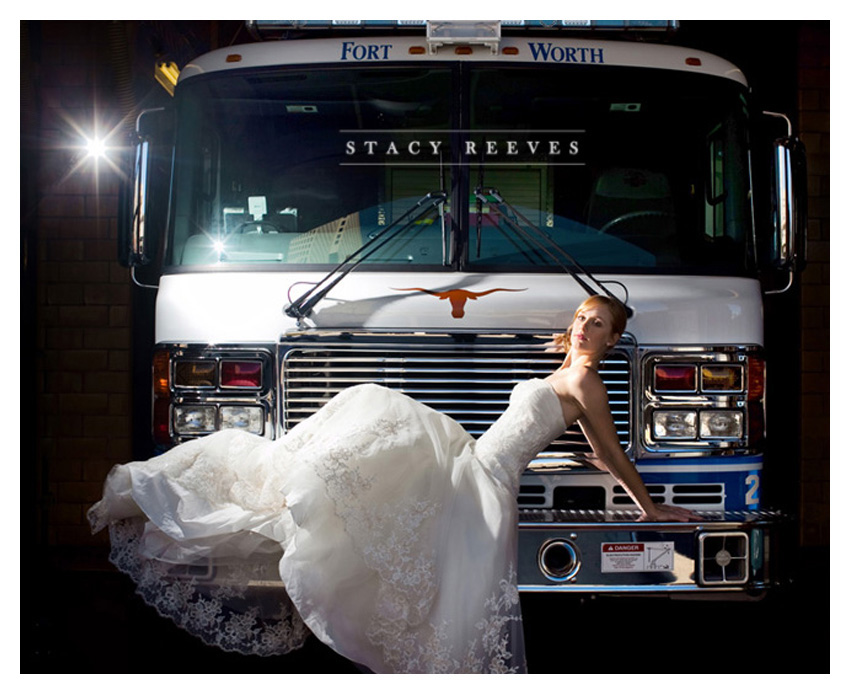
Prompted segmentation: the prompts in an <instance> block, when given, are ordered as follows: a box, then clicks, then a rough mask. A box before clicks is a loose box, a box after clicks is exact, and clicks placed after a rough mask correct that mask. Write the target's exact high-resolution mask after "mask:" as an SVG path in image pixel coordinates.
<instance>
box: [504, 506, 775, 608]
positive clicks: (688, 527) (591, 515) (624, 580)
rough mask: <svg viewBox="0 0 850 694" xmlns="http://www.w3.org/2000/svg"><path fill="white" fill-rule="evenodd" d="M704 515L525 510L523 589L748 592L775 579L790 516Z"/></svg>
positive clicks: (759, 589) (767, 513)
mask: <svg viewBox="0 0 850 694" xmlns="http://www.w3.org/2000/svg"><path fill="white" fill-rule="evenodd" d="M699 515H700V516H701V520H700V521H699V522H689V523H644V522H638V520H637V517H638V516H637V513H635V512H620V511H618V512H610V511H580V510H571V511H559V510H526V509H523V510H521V511H520V516H519V566H518V583H519V589H520V590H521V591H524V592H576V593H622V594H634V593H659V594H667V595H671V596H673V595H678V596H680V597H699V596H710V595H716V594H724V593H725V594H728V595H727V597H735V596H738V597H751V596H753V595H758V594H760V593H763V591H764V590H765V589H766V588H767V587H768V586H770V585H772V584H774V583H776V582H777V580H778V578H779V571H778V566H779V561H778V560H779V559H780V557H781V552H780V546H781V545H782V544H783V542H782V541H781V540H780V537H781V535H782V534H783V533H784V532H785V531H786V530H787V528H788V525H789V520H790V519H789V518H788V516H786V515H784V514H782V513H780V512H775V511H748V512H703V513H700V514H699Z"/></svg>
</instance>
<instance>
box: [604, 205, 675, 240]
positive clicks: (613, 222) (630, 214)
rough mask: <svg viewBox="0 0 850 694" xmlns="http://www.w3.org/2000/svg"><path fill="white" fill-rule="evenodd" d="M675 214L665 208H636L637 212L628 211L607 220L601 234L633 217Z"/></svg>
mask: <svg viewBox="0 0 850 694" xmlns="http://www.w3.org/2000/svg"><path fill="white" fill-rule="evenodd" d="M672 216H673V214H672V213H671V212H665V211H664V210H636V211H635V212H627V213H626V214H621V215H620V216H619V217H614V219H612V220H611V221H609V222H607V223H606V224H605V226H603V227H602V228H601V229H600V230H599V233H600V234H605V233H606V232H607V231H608V230H609V229H611V228H612V227H615V226H617V225H618V224H622V223H623V222H628V221H630V220H632V219H639V218H641V217H672Z"/></svg>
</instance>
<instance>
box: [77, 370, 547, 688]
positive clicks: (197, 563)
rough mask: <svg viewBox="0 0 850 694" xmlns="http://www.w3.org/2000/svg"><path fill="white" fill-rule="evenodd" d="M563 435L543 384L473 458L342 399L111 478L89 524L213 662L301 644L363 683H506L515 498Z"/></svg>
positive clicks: (402, 417)
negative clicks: (271, 431)
mask: <svg viewBox="0 0 850 694" xmlns="http://www.w3.org/2000/svg"><path fill="white" fill-rule="evenodd" d="M563 429H564V421H563V415H562V414H561V407H560V403H559V401H558V398H557V396H556V395H555V393H554V391H552V389H551V387H550V386H549V385H548V384H547V383H546V382H545V381H540V380H533V381H529V382H526V383H523V384H520V385H519V386H517V388H516V389H515V390H514V392H513V394H512V396H511V404H510V406H509V408H508V409H507V410H506V412H505V413H504V414H503V415H502V417H500V418H499V420H497V422H496V423H495V424H494V425H493V426H492V427H491V428H490V430H489V431H488V432H487V433H485V434H484V435H483V436H482V437H481V438H480V439H479V440H478V441H475V440H474V439H473V438H472V437H471V436H470V435H469V434H467V433H466V432H465V431H464V429H463V428H462V427H461V426H460V425H459V424H457V423H456V422H454V421H453V420H452V419H450V418H449V417H446V416H445V415H442V414H440V413H438V412H436V411H434V410H432V409H430V408H428V407H426V406H424V405H421V404H420V403H418V402H416V401H415V400H412V399H411V398H408V397H407V396H404V395H402V394H400V393H397V392H395V391H392V390H388V389H386V388H382V387H379V386H375V385H363V386H356V387H354V388H350V389H348V390H346V391H344V392H342V393H341V394H339V395H338V396H336V397H335V398H334V399H332V400H331V401H330V402H329V403H328V404H327V405H326V406H325V407H323V408H322V409H321V410H320V411H319V412H318V413H316V414H315V415H313V416H312V417H310V418H309V419H307V420H306V421H304V422H302V423H301V424H299V425H298V426H296V427H295V428H294V429H293V430H292V431H290V432H289V433H287V434H286V435H285V436H284V437H282V438H280V439H278V440H276V441H268V440H266V439H262V438H259V437H256V436H252V435H249V434H245V433H242V432H237V431H223V432H219V433H216V434H213V435H210V436H208V437H205V438H203V439H199V440H196V441H192V442H189V443H186V444H183V445H181V446H178V447H176V448H174V449H172V450H170V451H168V452H167V453H165V454H163V455H161V456H158V457H156V458H153V459H151V460H148V461H140V462H134V463H129V464H127V465H120V466H116V467H115V468H114V469H113V470H112V472H111V473H110V475H109V477H108V479H107V481H106V483H105V486H104V496H103V499H102V500H101V501H100V502H99V503H98V504H96V505H95V506H94V507H93V508H92V509H91V511H90V515H89V518H90V521H91V523H92V528H93V531H95V532H96V531H98V530H100V529H101V528H103V527H106V526H108V527H109V530H110V538H111V543H112V550H111V559H112V561H113V562H114V563H115V564H116V565H117V566H118V568H120V569H121V570H122V571H124V572H126V573H128V574H129V575H130V576H131V577H132V578H133V580H134V581H135V582H136V584H137V586H138V592H139V593H140V595H141V596H142V597H143V598H144V599H145V600H146V601H147V602H148V603H149V604H151V605H152V606H154V607H155V608H156V609H157V610H158V611H159V612H160V614H163V615H164V616H168V617H171V618H172V619H174V620H175V622H176V623H177V624H178V625H180V626H181V627H183V628H185V629H187V630H188V631H190V632H192V633H194V634H196V635H198V636H200V637H201V638H203V639H204V640H205V641H206V642H207V643H211V644H214V645H216V646H218V647H220V648H223V649H225V650H234V651H239V652H243V653H254V654H259V655H271V654H278V653H285V652H288V651H290V650H292V649H293V648H297V647H299V646H300V645H301V644H302V643H303V641H304V639H305V638H306V637H307V635H308V634H309V633H310V632H312V633H313V634H315V635H316V636H317V637H318V638H319V639H321V640H322V641H323V642H324V643H326V644H327V645H329V646H330V647H332V648H334V649H335V650H336V651H337V652H339V653H340V654H342V655H343V656H345V657H347V658H349V659H351V660H352V661H354V662H357V663H360V664H362V665H364V666H366V667H368V668H369V669H371V670H372V671H374V672H521V671H524V668H525V662H524V650H523V640H522V623H521V616H520V610H519V595H518V592H517V587H516V567H515V560H516V541H517V532H516V525H517V511H516V501H515V499H516V493H517V489H518V484H519V476H520V474H521V472H522V470H523V469H524V468H525V466H526V465H527V464H528V462H529V461H530V460H531V459H532V458H533V457H534V456H535V455H536V454H537V452H539V451H540V450H541V449H542V448H543V447H545V446H546V445H548V443H549V442H550V441H551V440H552V439H554V438H555V437H557V436H558V435H560V433H562V432H563ZM281 581H282V583H283V586H281ZM284 587H285V588H284Z"/></svg>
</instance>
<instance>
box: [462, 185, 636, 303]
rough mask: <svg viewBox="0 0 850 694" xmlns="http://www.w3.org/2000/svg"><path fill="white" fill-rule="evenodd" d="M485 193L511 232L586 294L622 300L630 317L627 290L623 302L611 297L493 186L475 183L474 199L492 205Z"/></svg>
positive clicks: (584, 269) (601, 284) (601, 285)
mask: <svg viewBox="0 0 850 694" xmlns="http://www.w3.org/2000/svg"><path fill="white" fill-rule="evenodd" d="M487 196H490V197H491V198H493V199H494V200H495V201H496V203H497V205H496V206H493V208H492V209H495V210H496V212H497V213H498V214H499V216H500V217H501V218H502V219H504V220H505V221H506V222H507V223H508V226H510V228H511V229H512V230H513V231H514V232H516V233H517V234H518V235H519V236H520V237H521V238H523V239H524V240H525V241H527V242H528V243H529V244H531V246H532V247H534V248H536V249H537V250H539V251H541V252H543V253H544V254H546V255H547V256H548V257H549V258H550V259H551V260H552V261H554V263H555V264H556V265H558V266H559V267H560V268H561V269H562V270H564V272H566V273H567V274H569V276H570V277H572V278H573V279H574V280H575V282H576V283H577V284H578V285H579V286H580V287H581V288H582V289H584V291H586V292H587V294H588V296H594V295H595V294H606V295H607V296H609V297H611V298H612V299H615V300H616V301H620V303H622V304H623V306H625V308H626V313H627V315H628V316H629V318H631V317H632V314H633V313H634V312H633V311H632V309H631V308H630V307H629V306H628V305H626V301H628V290H627V291H626V293H627V296H626V301H621V300H620V299H618V298H617V297H616V296H614V295H613V294H612V293H611V291H610V290H609V289H608V288H607V287H606V286H605V285H604V284H603V283H602V282H600V281H599V280H598V279H596V278H595V277H594V276H593V274H592V273H591V272H590V271H589V270H587V269H586V268H584V267H582V265H581V263H579V262H578V261H577V260H576V259H575V258H573V256H572V255H570V254H569V253H568V252H567V251H565V250H564V249H563V248H561V246H559V245H558V244H557V243H555V241H554V239H552V237H551V236H549V235H548V234H546V233H544V232H543V231H541V230H540V229H539V228H537V227H536V226H535V225H534V224H532V223H531V222H530V221H529V220H528V219H527V218H526V217H525V216H524V215H523V214H522V213H521V212H519V210H517V209H516V208H515V207H514V206H513V205H511V204H510V203H509V202H508V201H507V200H505V199H504V198H503V197H502V195H501V194H500V193H499V191H498V190H497V189H496V188H483V187H480V186H479V187H478V188H476V189H475V197H476V198H477V199H478V201H479V204H483V203H485V202H486V203H490V204H492V202H493V201H492V200H490V199H489V198H488V197H487ZM498 205H504V206H505V207H507V208H508V210H510V212H511V213H512V214H513V215H514V216H515V217H516V218H517V219H519V220H520V221H521V222H522V223H523V224H524V225H525V226H526V227H527V228H528V229H530V230H531V231H532V232H534V233H533V234H532V233H529V232H528V231H527V230H526V229H525V228H523V227H522V226H521V225H520V224H518V223H517V222H516V221H515V220H513V219H511V217H510V216H509V215H507V214H505V212H504V211H503V210H501V209H500V208H499V207H498ZM479 243H480V241H479ZM552 249H555V250H556V251H557V253H558V254H560V255H561V257H562V258H563V259H564V260H566V262H568V263H569V264H570V265H571V266H572V267H569V266H567V265H565V264H564V263H563V262H562V261H561V260H560V259H559V258H558V257H557V256H556V254H555V253H553V252H552ZM573 268H575V269H573ZM576 271H578V272H576ZM578 273H581V274H583V275H584V276H585V277H587V279H588V280H590V281H591V282H592V283H593V284H595V285H596V287H598V290H595V289H594V288H593V287H591V286H590V285H589V284H588V283H587V282H585V280H583V279H582V278H581V277H580V276H579V274H578ZM619 284H621V286H622V283H619ZM624 288H625V287H624Z"/></svg>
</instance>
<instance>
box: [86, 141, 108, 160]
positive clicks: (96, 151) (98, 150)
mask: <svg viewBox="0 0 850 694" xmlns="http://www.w3.org/2000/svg"><path fill="white" fill-rule="evenodd" d="M106 150H107V147H106V142H104V141H103V140H101V139H100V138H97V137H95V138H93V139H91V140H88V141H87V142H86V155H87V156H89V157H93V158H94V159H100V158H102V157H105V156H106Z"/></svg>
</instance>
